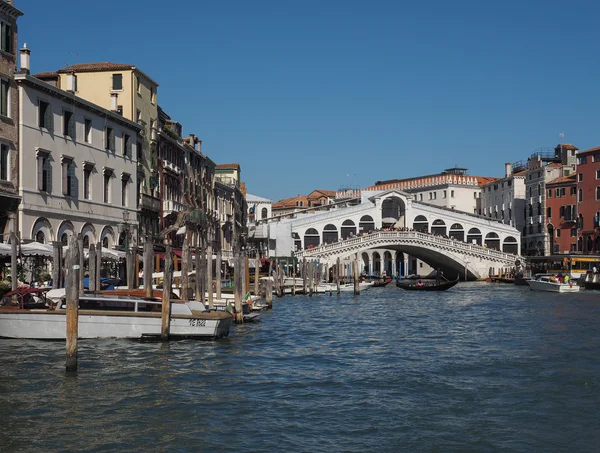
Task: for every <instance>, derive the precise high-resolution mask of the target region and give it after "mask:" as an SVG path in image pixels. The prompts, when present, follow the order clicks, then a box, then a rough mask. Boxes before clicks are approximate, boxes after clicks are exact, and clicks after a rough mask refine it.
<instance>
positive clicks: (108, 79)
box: [57, 62, 161, 236]
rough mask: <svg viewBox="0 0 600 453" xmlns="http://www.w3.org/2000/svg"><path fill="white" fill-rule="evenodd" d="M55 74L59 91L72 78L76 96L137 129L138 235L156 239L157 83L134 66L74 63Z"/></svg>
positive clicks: (159, 203)
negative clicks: (113, 113)
mask: <svg viewBox="0 0 600 453" xmlns="http://www.w3.org/2000/svg"><path fill="white" fill-rule="evenodd" d="M57 74H58V81H57V84H58V87H59V88H63V89H69V88H70V87H68V86H67V84H68V83H69V82H68V81H69V77H68V76H70V75H73V76H75V79H74V86H73V87H72V88H73V91H74V92H75V94H76V95H77V96H80V97H82V98H83V99H86V100H87V101H89V102H92V103H94V104H96V105H99V106H101V107H103V108H105V109H107V110H110V111H113V112H117V113H118V114H120V115H122V116H123V117H124V118H127V119H128V120H130V121H133V122H135V123H138V124H139V125H140V126H141V131H140V134H139V135H138V138H137V146H136V148H137V155H136V160H137V165H138V169H137V178H136V179H137V181H138V183H137V189H138V193H139V196H138V201H137V204H138V206H139V218H138V222H139V225H140V233H141V234H142V235H147V234H149V235H151V236H156V235H157V234H158V232H159V219H160V211H161V202H160V199H159V195H160V187H159V174H158V166H157V140H158V99H157V97H158V83H156V82H155V81H154V80H152V79H151V78H150V77H149V76H148V75H147V74H145V73H144V72H143V71H141V70H140V69H139V68H138V67H136V66H134V65H131V64H120V63H111V62H100V63H83V64H74V65H71V66H68V67H65V68H62V69H60V70H59V71H57Z"/></svg>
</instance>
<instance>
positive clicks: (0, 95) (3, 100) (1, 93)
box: [0, 80, 9, 116]
mask: <svg viewBox="0 0 600 453" xmlns="http://www.w3.org/2000/svg"><path fill="white" fill-rule="evenodd" d="M1 85H2V86H1V87H0V115H4V116H8V88H9V84H8V82H7V81H6V80H2V81H1Z"/></svg>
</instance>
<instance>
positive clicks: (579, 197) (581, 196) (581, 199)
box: [577, 189, 583, 203]
mask: <svg viewBox="0 0 600 453" xmlns="http://www.w3.org/2000/svg"><path fill="white" fill-rule="evenodd" d="M577 198H578V200H577V201H579V202H580V203H581V202H582V201H583V189H579V196H578V197H577Z"/></svg>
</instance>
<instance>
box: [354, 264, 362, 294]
mask: <svg viewBox="0 0 600 453" xmlns="http://www.w3.org/2000/svg"><path fill="white" fill-rule="evenodd" d="M352 275H353V277H354V295H355V296H358V295H359V294H360V278H359V277H358V261H357V260H354V261H352Z"/></svg>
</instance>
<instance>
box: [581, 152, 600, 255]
mask: <svg viewBox="0 0 600 453" xmlns="http://www.w3.org/2000/svg"><path fill="white" fill-rule="evenodd" d="M577 213H578V214H577V229H578V237H577V251H579V252H583V253H600V220H599V219H600V147H597V148H592V149H588V150H586V151H583V152H580V153H579V154H577Z"/></svg>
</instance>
